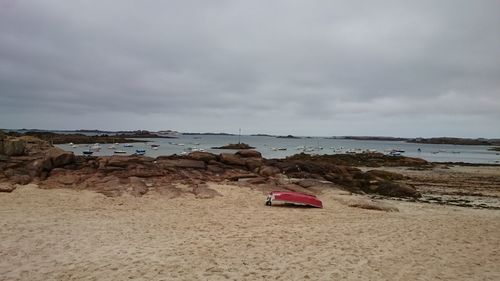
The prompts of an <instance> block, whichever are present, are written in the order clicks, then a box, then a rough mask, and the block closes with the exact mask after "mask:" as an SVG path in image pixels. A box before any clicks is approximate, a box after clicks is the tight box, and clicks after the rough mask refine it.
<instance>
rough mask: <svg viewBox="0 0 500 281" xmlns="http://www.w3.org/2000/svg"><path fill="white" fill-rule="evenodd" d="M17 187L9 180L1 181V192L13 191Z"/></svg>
mask: <svg viewBox="0 0 500 281" xmlns="http://www.w3.org/2000/svg"><path fill="white" fill-rule="evenodd" d="M14 189H16V186H15V185H14V184H11V183H8V182H0V192H12V191H13V190H14Z"/></svg>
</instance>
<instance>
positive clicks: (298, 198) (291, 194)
mask: <svg viewBox="0 0 500 281" xmlns="http://www.w3.org/2000/svg"><path fill="white" fill-rule="evenodd" d="M275 201H277V202H281V203H291V204H297V205H306V206H311V207H316V208H323V203H322V202H321V200H319V199H318V198H316V196H314V195H311V194H305V193H300V192H295V191H273V192H271V193H269V195H267V200H266V205H268V206H271V205H272V204H273V202H275Z"/></svg>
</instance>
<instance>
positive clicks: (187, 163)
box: [156, 159, 205, 169]
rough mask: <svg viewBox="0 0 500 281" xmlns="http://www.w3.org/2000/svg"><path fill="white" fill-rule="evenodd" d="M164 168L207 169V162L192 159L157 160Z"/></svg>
mask: <svg viewBox="0 0 500 281" xmlns="http://www.w3.org/2000/svg"><path fill="white" fill-rule="evenodd" d="M156 163H157V164H158V166H160V167H162V168H193V169H205V162H203V161H199V160H191V159H165V160H158V161H157V162H156Z"/></svg>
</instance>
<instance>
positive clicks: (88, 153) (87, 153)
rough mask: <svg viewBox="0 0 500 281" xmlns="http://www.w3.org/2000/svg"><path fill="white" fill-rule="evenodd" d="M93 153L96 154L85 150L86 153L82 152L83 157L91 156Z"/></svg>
mask: <svg viewBox="0 0 500 281" xmlns="http://www.w3.org/2000/svg"><path fill="white" fill-rule="evenodd" d="M92 153H94V152H93V151H90V150H84V151H82V154H83V156H91V155H92Z"/></svg>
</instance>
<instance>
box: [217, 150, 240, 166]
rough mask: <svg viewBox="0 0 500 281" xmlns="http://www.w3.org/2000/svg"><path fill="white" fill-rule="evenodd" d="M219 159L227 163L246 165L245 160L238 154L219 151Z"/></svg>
mask: <svg viewBox="0 0 500 281" xmlns="http://www.w3.org/2000/svg"><path fill="white" fill-rule="evenodd" d="M219 158H220V161H221V162H222V163H224V164H228V165H237V166H246V164H247V163H246V161H245V160H244V159H242V158H241V157H240V156H239V155H236V154H231V153H221V154H220V157H219Z"/></svg>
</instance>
